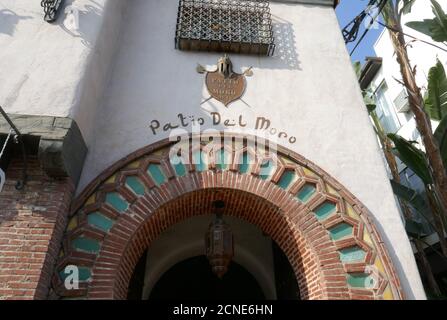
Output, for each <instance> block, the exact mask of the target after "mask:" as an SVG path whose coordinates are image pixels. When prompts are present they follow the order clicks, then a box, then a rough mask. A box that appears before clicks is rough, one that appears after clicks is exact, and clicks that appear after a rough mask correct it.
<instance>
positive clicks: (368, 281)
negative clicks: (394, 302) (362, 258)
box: [347, 273, 375, 288]
mask: <svg viewBox="0 0 447 320" xmlns="http://www.w3.org/2000/svg"><path fill="white" fill-rule="evenodd" d="M347 281H348V284H349V285H350V286H351V287H353V288H372V287H374V282H375V281H374V278H373V277H372V276H371V275H368V274H365V273H351V274H348V277H347Z"/></svg>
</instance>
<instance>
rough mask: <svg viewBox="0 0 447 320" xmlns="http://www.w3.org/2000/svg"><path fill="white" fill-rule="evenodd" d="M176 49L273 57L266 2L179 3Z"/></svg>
mask: <svg viewBox="0 0 447 320" xmlns="http://www.w3.org/2000/svg"><path fill="white" fill-rule="evenodd" d="M175 47H176V48H177V49H179V50H195V51H216V52H233V53H244V54H258V55H267V56H271V55H273V52H274V49H275V45H274V41H273V29H272V19H271V14H270V7H269V2H268V1H265V0H180V1H179V9H178V17H177V28H176V36H175Z"/></svg>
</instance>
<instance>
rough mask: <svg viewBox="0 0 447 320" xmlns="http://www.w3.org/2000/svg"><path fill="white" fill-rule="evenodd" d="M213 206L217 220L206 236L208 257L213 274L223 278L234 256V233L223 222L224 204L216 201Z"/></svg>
mask: <svg viewBox="0 0 447 320" xmlns="http://www.w3.org/2000/svg"><path fill="white" fill-rule="evenodd" d="M213 205H214V214H215V218H214V221H213V222H211V224H210V226H209V228H208V232H207V233H206V236H205V247H206V257H207V258H208V260H209V262H210V264H211V267H212V270H213V272H214V273H215V274H216V275H217V276H218V277H219V278H222V277H223V275H224V274H225V273H226V272H227V271H228V265H229V264H230V262H231V260H232V259H233V256H234V246H233V233H232V232H231V229H230V226H229V225H228V224H226V223H225V221H224V220H223V210H224V206H225V205H224V202H223V201H215V202H214V203H213Z"/></svg>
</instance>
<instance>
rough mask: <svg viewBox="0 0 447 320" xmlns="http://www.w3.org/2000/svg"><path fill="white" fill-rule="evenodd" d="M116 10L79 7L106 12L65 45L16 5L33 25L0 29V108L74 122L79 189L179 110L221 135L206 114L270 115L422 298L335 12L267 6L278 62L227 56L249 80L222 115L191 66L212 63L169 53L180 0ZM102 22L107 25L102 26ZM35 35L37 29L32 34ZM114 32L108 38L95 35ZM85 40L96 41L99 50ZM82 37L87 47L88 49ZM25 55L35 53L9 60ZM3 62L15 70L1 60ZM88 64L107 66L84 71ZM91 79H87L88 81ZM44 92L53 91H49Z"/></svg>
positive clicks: (147, 140) (211, 57) (59, 32)
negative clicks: (347, 194)
mask: <svg viewBox="0 0 447 320" xmlns="http://www.w3.org/2000/svg"><path fill="white" fill-rule="evenodd" d="M116 1H117V0H108V1H106V0H102V1H96V2H92V1H88V0H80V1H76V3H77V5H78V4H85V5H86V6H87V5H88V7H90V6H96V5H97V4H98V3H99V4H106V6H102V7H101V10H99V11H96V9H95V11H94V12H95V14H96V15H98V16H97V17H96V19H94V18H93V16H92V19H91V21H90V20H89V19H87V18H84V19H81V21H80V29H83V30H86V31H85V32H86V33H85V34H82V33H81V34H80V35H79V37H73V36H72V35H69V34H67V32H66V31H65V30H63V28H62V27H60V26H59V27H58V26H56V27H54V26H51V27H49V26H46V25H42V23H41V22H40V20H39V22H38V19H41V16H40V15H41V11H40V10H41V9H40V8H37V7H38V6H37V5H36V4H35V3H33V4H28V3H29V2H28V1H26V4H25V0H19V1H15V2H14V1H12V0H7V1H6V3H8V4H9V5H11V6H13V7H15V8H17V10H16V14H19V15H24V16H26V15H30V16H32V17H33V18H32V19H25V18H23V19H22V20H20V22H19V23H18V24H17V25H16V26H15V31H14V33H15V34H14V37H18V38H19V39H20V40H18V41H16V40H15V39H14V40H12V39H10V38H8V37H9V36H8V35H6V36H5V35H4V34H2V33H1V31H0V45H1V46H2V48H6V52H5V51H3V52H1V53H0V55H1V57H2V59H0V68H1V70H6V71H7V72H1V73H0V82H2V83H3V81H4V82H5V83H6V85H5V86H2V87H0V98H1V99H2V101H5V99H6V101H9V102H8V103H7V105H8V106H7V111H8V112H11V113H27V114H29V113H30V112H32V113H36V114H40V113H44V114H50V115H52V114H55V113H58V115H68V116H72V117H74V118H75V119H76V120H77V121H78V122H79V126H80V128H81V130H82V131H83V134H84V137H85V138H86V142H87V146H88V148H89V153H88V157H87V160H86V163H85V167H84V170H83V174H82V177H81V182H80V184H79V186H78V192H80V191H81V190H82V188H84V187H85V185H86V184H87V183H88V182H90V181H91V180H92V179H93V178H94V177H95V176H96V175H98V174H99V173H100V172H101V171H102V170H104V169H105V168H106V167H108V166H109V165H111V164H113V163H114V162H116V161H117V160H119V159H120V158H122V157H124V156H126V155H127V154H129V153H131V152H133V151H135V150H136V149H138V148H140V147H143V146H145V145H148V144H151V143H153V142H156V141H158V140H160V139H163V138H166V137H168V132H160V133H157V134H156V135H154V134H153V133H152V132H151V130H150V128H149V125H150V123H151V121H152V120H154V119H157V120H158V121H160V123H162V125H163V124H164V123H166V122H174V121H176V122H177V123H178V121H179V120H178V118H177V114H178V113H183V114H184V115H185V116H190V115H191V116H194V117H195V118H196V119H197V118H198V117H203V118H204V119H205V120H206V121H205V126H204V127H202V129H203V128H211V127H213V128H216V129H219V130H222V129H223V127H222V126H221V125H219V126H213V125H212V121H211V119H210V117H209V112H210V111H218V112H220V113H221V114H222V115H225V116H227V117H228V118H230V119H234V120H237V118H238V117H239V115H243V118H244V120H245V121H247V122H248V126H247V127H250V126H253V120H254V119H255V118H256V117H257V116H264V117H268V118H269V119H270V120H271V122H272V126H273V127H275V128H277V129H279V130H280V131H284V132H287V134H288V135H289V136H295V137H296V139H297V140H296V142H295V143H292V144H291V143H289V142H288V141H287V139H282V140H278V143H280V144H282V145H283V146H285V147H288V148H290V149H292V150H294V151H296V152H298V153H300V154H301V155H303V156H305V157H307V158H308V159H310V160H311V161H313V162H315V163H316V164H318V165H319V166H321V167H322V168H324V169H325V170H326V171H328V172H329V174H331V175H332V176H334V177H335V178H336V179H338V180H339V181H340V182H341V183H342V184H344V185H345V186H346V187H347V188H348V189H349V190H350V191H351V192H352V193H353V194H355V195H356V196H357V197H358V198H359V199H360V200H361V201H362V202H363V203H364V204H365V205H366V206H367V207H368V208H369V209H370V210H371V211H372V213H373V215H374V216H375V218H376V220H377V224H378V227H379V229H380V230H381V231H382V235H383V238H384V241H385V242H386V244H387V247H388V248H389V250H390V254H391V256H392V258H393V260H394V263H395V265H396V268H397V269H398V271H399V274H400V277H401V279H402V284H403V286H404V289H405V292H406V294H407V297H408V298H424V297H425V295H424V293H423V289H422V285H421V282H420V278H419V275H418V272H417V268H416V264H415V261H414V258H413V254H412V252H411V247H410V245H409V242H408V240H407V237H406V234H405V231H404V228H403V225H402V222H401V219H400V216H399V213H398V210H397V207H396V203H395V200H394V197H393V195H392V191H391V187H390V185H389V183H388V179H387V175H386V172H385V168H384V164H383V161H382V159H381V157H380V153H379V152H380V151H379V147H378V145H377V141H376V139H375V136H374V132H373V130H372V127H371V125H370V123H369V119H368V116H367V113H366V109H365V108H364V106H363V105H362V98H361V95H360V92H359V89H358V84H357V82H356V78H355V75H354V72H353V70H352V68H351V62H350V59H349V56H348V54H347V52H346V49H345V46H344V43H343V40H342V37H341V33H340V28H339V25H338V23H337V19H336V16H335V13H334V11H333V9H332V7H331V6H319V5H312V4H287V3H277V2H275V3H271V10H272V14H273V20H274V27H275V38H276V40H275V42H276V45H277V48H276V54H275V56H274V57H256V56H242V55H236V54H233V55H231V59H232V61H233V64H234V68H235V71H236V72H241V70H245V69H246V68H248V67H251V66H252V67H253V72H254V75H253V77H251V78H248V79H247V90H246V93H245V95H244V96H243V101H244V102H242V101H237V102H235V103H233V104H231V105H230V106H229V107H228V108H226V107H224V106H223V105H221V104H220V103H218V102H216V101H213V100H211V101H209V102H207V103H204V104H202V105H201V102H202V101H203V100H205V99H206V98H207V97H208V94H207V92H206V89H205V87H204V76H203V75H201V74H198V73H196V71H195V67H196V64H197V63H201V64H202V65H204V66H207V67H208V68H209V69H212V67H213V66H214V65H215V64H216V62H217V59H218V58H219V57H220V55H219V54H209V53H194V52H181V51H177V50H175V49H174V34H175V23H176V17H177V5H178V2H177V1H175V0H171V1H166V0H151V1H147V0H134V1H129V2H126V3H127V6H126V8H125V9H123V8H121V7H120V6H119V5H118V2H116ZM120 3H122V2H120ZM111 4H114V5H113V6H112V5H111ZM18 8H22V9H20V10H19V9H18ZM23 8H27V9H26V10H25V9H23ZM28 8H31V9H28ZM86 8H87V7H86ZM87 12H88V10H87ZM122 12H124V16H122V17H121V13H122ZM38 14H39V16H38ZM105 17H109V19H110V20H109V24H108V26H109V28H105V29H104V28H102V27H103V26H104V25H107V24H106V22H105V20H104V19H106V18H105ZM112 18H113V19H112ZM83 21H84V22H86V24H85V25H84V24H83V23H84V22H83ZM88 21H90V22H88ZM98 21H99V22H98ZM121 21H122V23H121ZM114 22H116V23H114ZM33 24H34V25H33ZM0 26H2V25H1V22H0ZM36 26H37V27H38V28H39V30H40V31H39V32H35V31H31V30H34V29H32V28H33V27H36ZM120 26H121V30H118V29H119V28H120ZM84 28H85V29H84ZM110 28H111V29H110ZM3 29H4V26H3ZM0 30H1V29H0ZM112 31H113V33H112V35H111V36H109V37H100V35H102V34H107V32H112ZM118 31H119V32H118ZM87 32H94V35H95V36H93V39H94V40H95V41H92V40H91V38H89V37H92V35H91V34H90V35H89V34H87ZM5 39H6V40H5ZM48 39H51V40H48ZM89 39H90V41H89V43H90V44H91V45H90V46H89V45H86V44H85V43H84V42H85V41H88V40H89ZM98 39H100V41H99V40H98ZM116 39H119V43H118V46H117V51H116V52H114V50H113V49H114V48H115V47H116V46H115V41H116ZM30 40H32V41H35V42H36V43H34V42H31V41H30ZM31 43H32V45H31ZM30 48H31V49H30ZM35 48H37V49H35ZM61 48H63V51H62V53H61ZM31 50H37V51H32V52H33V53H34V54H27V55H22V54H20V55H19V58H16V55H17V54H19V53H22V52H26V51H31ZM115 54H116V55H115ZM22 56H23V58H22ZM102 56H104V57H105V59H104V61H102V60H101V58H102ZM5 57H7V58H8V59H6V60H9V61H11V62H10V63H7V62H5V59H4V58H5ZM54 57H58V58H57V59H55V58H54ZM94 57H97V60H96V61H97V62H98V63H99V62H101V61H102V63H103V64H102V65H98V63H91V61H92V59H93V58H94ZM108 59H109V60H110V61H111V63H108ZM112 59H114V60H112ZM21 68H23V72H22V71H20V70H22V69H21ZM19 71H20V72H19ZM61 72H63V73H62V74H61ZM89 72H90V74H91V76H90V78H89V77H86V76H85V74H86V73H87V74H88V73H89ZM107 72H111V74H110V78H109V82H108V84H107V88H106V90H105V94H104V96H103V99H102V102H101V103H99V102H98V101H99V100H100V99H99V98H98V97H100V96H102V95H101V88H102V82H103V81H104V79H107V75H106V73H107ZM7 74H12V75H13V77H14V81H12V80H11V79H8V77H7ZM55 75H60V76H56V77H55ZM95 77H98V78H95ZM47 83H50V84H51V85H50V86H49V87H46V86H45V85H44V84H47ZM93 85H97V86H98V87H93ZM88 90H90V91H88ZM86 92H90V93H89V94H87V96H88V97H87V98H88V99H86V100H82V99H81V97H82V94H85V93H86ZM83 101H86V103H82V102H83ZM95 102H97V103H96V104H95ZM189 130H191V128H190V127H189ZM234 130H235V131H241V130H242V129H241V128H238V127H235V128H234ZM252 133H253V132H252ZM270 138H273V136H272V137H270Z"/></svg>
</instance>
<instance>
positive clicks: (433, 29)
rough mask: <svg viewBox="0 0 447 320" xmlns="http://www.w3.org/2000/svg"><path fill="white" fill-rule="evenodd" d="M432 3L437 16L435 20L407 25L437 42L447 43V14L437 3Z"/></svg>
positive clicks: (433, 1)
mask: <svg viewBox="0 0 447 320" xmlns="http://www.w3.org/2000/svg"><path fill="white" fill-rule="evenodd" d="M431 3H432V8H433V13H434V15H435V18H434V19H424V20H423V21H411V22H408V23H406V24H405V25H406V26H407V27H410V28H412V29H414V30H416V31H419V32H421V33H423V34H426V35H428V36H430V37H431V38H432V39H433V40H434V41H436V42H444V41H447V14H446V13H445V12H444V11H443V10H442V7H441V5H440V4H439V3H438V2H437V1H435V0H431Z"/></svg>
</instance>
